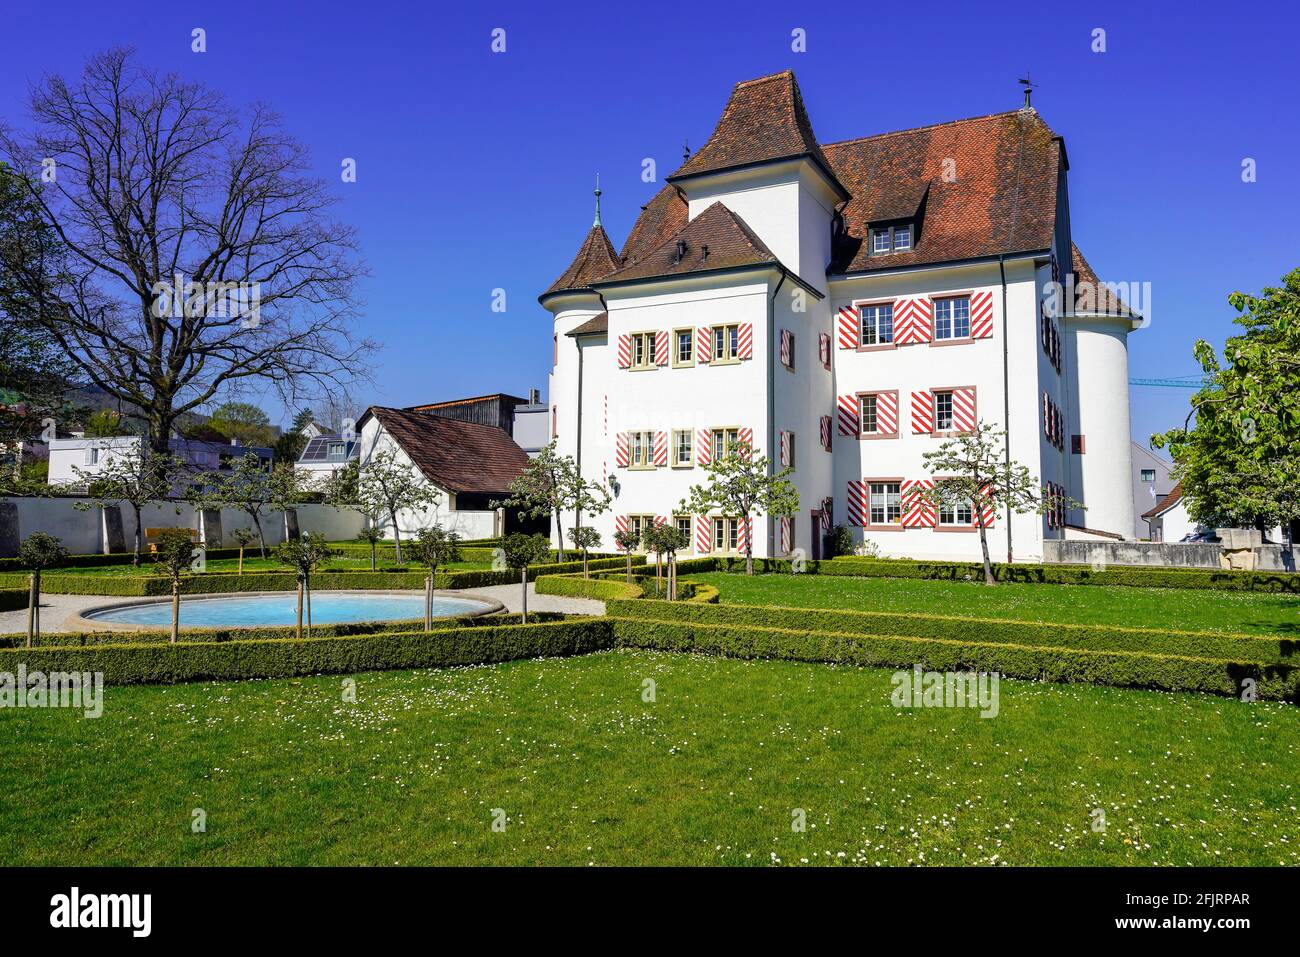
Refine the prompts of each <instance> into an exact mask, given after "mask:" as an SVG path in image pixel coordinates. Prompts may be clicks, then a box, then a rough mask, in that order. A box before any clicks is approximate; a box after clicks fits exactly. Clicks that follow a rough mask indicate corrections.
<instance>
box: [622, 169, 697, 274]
mask: <svg viewBox="0 0 1300 957" xmlns="http://www.w3.org/2000/svg"><path fill="white" fill-rule="evenodd" d="M686 211H687V208H686V200H684V199H683V198H682V196H681V194H680V193H679V192H677V189H676V187H674V186H671V185H668V186H664V188H663V189H661V190H659V192H657V193H655V195H654V198H653V199H651V200H650V202H648V203H646V204H645V205H644V206H642V207H641V215H640V216H638V217H637V218H636V222H635V223H633V224H632V231H631V232H630V233H628V234H627V241H626V242H625V243H623V253H622V258H623V261H624V262H630V261H631V260H633V259H639V258H641V257H642V256H644V255H645V254H646V253H648V252H650V250H652V249H654V248H656V247H657V246H660V245H661V244H663V243H664V242H665V241H667V240H668V238H669V237H671V236H672V235H673V234H674V233H676V232H677V230H679V229H681V228H682V227H683V226H685V225H686Z"/></svg>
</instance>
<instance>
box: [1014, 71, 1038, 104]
mask: <svg viewBox="0 0 1300 957" xmlns="http://www.w3.org/2000/svg"><path fill="white" fill-rule="evenodd" d="M1016 82H1017V83H1019V84H1020V85H1021V86H1023V87H1024V88H1025V107H1024V108H1025V109H1026V110H1032V109H1033V107H1032V106H1030V105H1029V97H1030V94H1031V93H1033V91H1034V90H1036V89H1038V84H1037V83H1034V82H1033V81H1032V80H1030V79H1029V71H1028V70H1026V71H1025V75H1024V78H1023V79H1020V80H1017V81H1016Z"/></svg>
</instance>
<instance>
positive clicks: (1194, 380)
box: [1128, 375, 1214, 389]
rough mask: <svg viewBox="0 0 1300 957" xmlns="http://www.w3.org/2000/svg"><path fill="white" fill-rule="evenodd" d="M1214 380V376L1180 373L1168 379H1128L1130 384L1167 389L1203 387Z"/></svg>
mask: <svg viewBox="0 0 1300 957" xmlns="http://www.w3.org/2000/svg"><path fill="white" fill-rule="evenodd" d="M1213 381H1214V377H1213V376H1207V375H1180V376H1174V377H1172V378H1168V379H1138V378H1131V379H1129V380H1128V384H1129V385H1155V386H1164V387H1165V388H1167V389H1201V388H1204V387H1205V386H1207V385H1209V384H1210V383H1211V382H1213Z"/></svg>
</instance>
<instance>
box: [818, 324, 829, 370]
mask: <svg viewBox="0 0 1300 957" xmlns="http://www.w3.org/2000/svg"><path fill="white" fill-rule="evenodd" d="M817 355H818V357H820V358H821V360H822V365H824V366H825V367H826V368H827V369H829V368H830V367H831V337H830V336H828V335H827V334H826V333H824V332H819V333H817Z"/></svg>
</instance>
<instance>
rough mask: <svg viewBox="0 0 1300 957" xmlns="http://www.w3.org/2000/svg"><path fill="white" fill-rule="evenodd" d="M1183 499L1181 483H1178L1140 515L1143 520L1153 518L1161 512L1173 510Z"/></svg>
mask: <svg viewBox="0 0 1300 957" xmlns="http://www.w3.org/2000/svg"><path fill="white" fill-rule="evenodd" d="M1182 497H1183V483H1182V482H1179V483H1178V484H1177V485H1175V486H1174V487H1173V489H1171V490H1170V491H1168V492H1166V493H1165V497H1164V498H1162V499H1161V500H1160V501H1158V502H1156V504H1155V505H1153V506H1152V507H1151V508H1149V509H1147V510H1146V511H1145V512H1143V513H1142V517H1143V518H1155V517H1156V516H1157V515H1159V514H1160V513H1161V512H1165V511H1168V510H1169V509H1171V508H1173V507H1174V506H1175V505H1177V504H1178V502H1179V501H1180V500H1181V499H1182Z"/></svg>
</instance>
